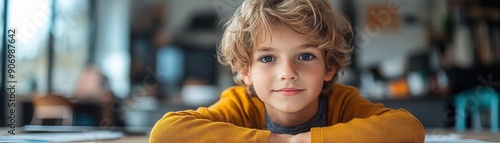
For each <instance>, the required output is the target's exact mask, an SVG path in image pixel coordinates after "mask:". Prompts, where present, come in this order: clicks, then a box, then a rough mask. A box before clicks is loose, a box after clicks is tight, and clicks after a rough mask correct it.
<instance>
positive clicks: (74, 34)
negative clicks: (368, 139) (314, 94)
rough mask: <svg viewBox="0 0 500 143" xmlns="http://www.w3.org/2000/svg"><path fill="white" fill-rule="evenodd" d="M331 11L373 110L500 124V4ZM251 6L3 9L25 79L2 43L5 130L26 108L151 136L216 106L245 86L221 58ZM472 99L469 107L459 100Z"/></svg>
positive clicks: (336, 3)
mask: <svg viewBox="0 0 500 143" xmlns="http://www.w3.org/2000/svg"><path fill="white" fill-rule="evenodd" d="M330 1H331V3H332V4H333V7H334V8H335V9H337V10H340V11H342V12H343V13H344V14H345V15H346V16H347V17H348V18H349V20H350V21H351V23H352V24H353V28H354V31H355V37H354V38H353V46H354V53H353V58H352V64H351V65H350V66H349V67H347V69H346V70H345V73H344V74H343V75H342V76H341V77H340V79H339V82H340V83H343V84H348V85H352V86H356V87H357V88H359V90H360V93H361V94H362V96H364V97H366V98H367V99H369V100H371V101H372V102H375V103H383V104H385V105H386V106H388V107H391V108H405V109H407V110H409V111H410V112H412V113H413V114H414V115H415V116H416V117H417V118H419V120H420V121H421V122H422V124H423V125H424V126H425V127H429V128H430V127H432V128H434V127H437V128H452V127H457V126H465V127H466V128H468V127H475V128H480V127H485V126H491V125H495V124H494V123H493V122H491V121H492V120H497V122H498V118H490V116H495V115H496V116H498V98H491V100H490V97H498V94H497V92H498V91H500V4H499V2H497V1H493V0H439V1H435V0H418V1H414V0H413V1H412V0H330ZM241 2H242V0H142V1H132V0H86V1H77V0H6V1H2V2H0V5H1V6H0V11H1V12H2V16H3V17H2V20H3V21H2V23H1V25H2V26H1V27H2V29H1V31H2V33H3V34H2V37H3V38H4V39H5V38H8V37H5V36H7V34H6V30H8V29H15V30H16V36H15V40H16V42H15V44H13V45H14V46H15V47H16V53H15V78H9V77H8V76H7V75H8V68H7V65H8V64H9V63H8V61H7V57H6V56H7V49H8V47H6V43H5V41H4V40H2V41H1V42H2V46H3V48H2V49H3V51H2V54H1V55H0V57H1V58H0V61H1V63H2V66H1V67H0V70H1V71H2V74H3V75H5V76H1V77H0V78H1V79H2V82H1V83H2V84H1V85H2V87H1V89H2V94H3V95H5V96H2V98H1V99H0V103H2V104H0V107H1V111H0V113H1V114H2V118H0V122H1V124H0V125H1V126H2V127H6V126H8V122H9V121H8V120H7V118H4V117H6V116H9V114H10V109H15V110H16V112H15V116H16V122H15V124H16V125H17V126H18V127H21V126H25V125H71V126H98V127H109V128H112V127H126V128H127V129H129V130H131V131H134V130H138V131H141V129H144V128H145V129H150V128H151V127H152V126H153V125H154V123H155V122H156V121H157V120H158V119H160V118H161V117H162V116H163V115H164V114H165V113H166V112H168V111H176V110H184V109H196V107H198V106H208V105H210V104H212V103H214V102H215V101H216V100H217V99H218V98H219V97H218V96H219V94H220V92H221V91H222V90H224V89H226V88H228V87H230V86H233V85H234V83H233V81H232V75H231V71H230V70H229V69H228V68H227V67H224V66H222V65H220V64H219V63H218V62H217V60H216V53H215V48H216V46H217V44H218V41H219V40H220V38H221V36H222V30H223V29H222V27H223V25H224V23H225V22H226V21H227V20H228V18H229V17H230V16H231V15H232V13H233V12H234V11H235V9H236V8H237V7H238V6H239V5H240V3H241ZM9 80H15V81H17V82H16V83H15V84H14V83H8V82H7V81H9ZM10 85H15V87H16V90H15V103H16V106H15V107H10V106H8V105H7V104H4V103H8V102H9V100H10V99H12V96H11V94H10V92H9V90H8V89H7V88H9V86H10ZM483 89H486V90H483ZM462 96H463V97H467V98H457V97H462ZM461 99H465V100H461ZM495 100H496V105H497V106H491V107H492V108H489V107H490V106H488V105H495V102H493V101H495ZM462 101H464V103H467V104H465V105H464V104H461V103H462ZM462 105H464V106H466V107H468V106H473V107H474V110H472V109H471V108H465V109H467V110H466V111H465V113H469V112H470V113H474V114H473V115H471V114H463V113H462V109H463V107H462ZM467 105H468V106H467ZM483 105H485V107H487V108H479V107H483ZM476 107H477V109H478V110H477V111H480V112H476ZM495 108H496V110H495ZM482 109H484V110H482ZM494 112H496V113H494ZM475 113H480V114H477V115H476V114H475ZM477 119H479V120H477ZM459 120H460V121H459ZM462 123H463V124H462ZM478 123H479V124H478ZM496 125H497V126H498V124H496Z"/></svg>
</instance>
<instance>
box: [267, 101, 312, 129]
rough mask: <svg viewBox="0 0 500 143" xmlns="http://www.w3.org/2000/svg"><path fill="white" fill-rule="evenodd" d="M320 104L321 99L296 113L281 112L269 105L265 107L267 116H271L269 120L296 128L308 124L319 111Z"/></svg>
mask: <svg viewBox="0 0 500 143" xmlns="http://www.w3.org/2000/svg"><path fill="white" fill-rule="evenodd" d="M318 104H319V98H317V99H316V100H314V101H313V102H312V103H311V104H309V105H307V106H306V107H304V108H303V109H302V110H299V111H297V112H294V113H285V112H281V111H279V110H276V109H275V108H273V107H271V106H269V105H267V104H266V105H265V106H266V111H267V115H268V116H269V119H271V121H273V122H274V123H276V124H278V125H280V126H283V127H294V126H299V125H303V124H305V123H307V121H309V120H311V119H312V118H313V117H314V115H316V113H317V112H318V110H319V105H318Z"/></svg>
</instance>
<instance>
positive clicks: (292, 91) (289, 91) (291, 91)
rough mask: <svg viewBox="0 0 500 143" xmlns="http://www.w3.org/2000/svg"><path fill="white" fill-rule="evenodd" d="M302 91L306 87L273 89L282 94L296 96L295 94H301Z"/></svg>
mask: <svg viewBox="0 0 500 143" xmlns="http://www.w3.org/2000/svg"><path fill="white" fill-rule="evenodd" d="M302 91H304V89H295V88H293V89H291V88H283V89H279V90H273V92H277V93H280V94H282V95H284V96H294V95H297V94H299V93H300V92H302Z"/></svg>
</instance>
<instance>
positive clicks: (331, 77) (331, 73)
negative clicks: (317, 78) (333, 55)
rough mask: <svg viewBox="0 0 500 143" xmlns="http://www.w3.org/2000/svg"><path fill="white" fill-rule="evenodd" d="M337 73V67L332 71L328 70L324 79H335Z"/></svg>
mask: <svg viewBox="0 0 500 143" xmlns="http://www.w3.org/2000/svg"><path fill="white" fill-rule="evenodd" d="M335 74H337V70H335V69H334V70H331V71H329V72H326V74H325V79H324V80H325V81H330V80H332V79H333V77H334V76H335Z"/></svg>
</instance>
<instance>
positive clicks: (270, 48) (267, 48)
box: [257, 43, 316, 52]
mask: <svg viewBox="0 0 500 143" xmlns="http://www.w3.org/2000/svg"><path fill="white" fill-rule="evenodd" d="M298 47H299V48H304V49H307V48H314V47H316V44H309V43H308V44H302V45H300V46H298ZM257 51H263V52H266V51H274V48H273V47H260V48H257Z"/></svg>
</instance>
